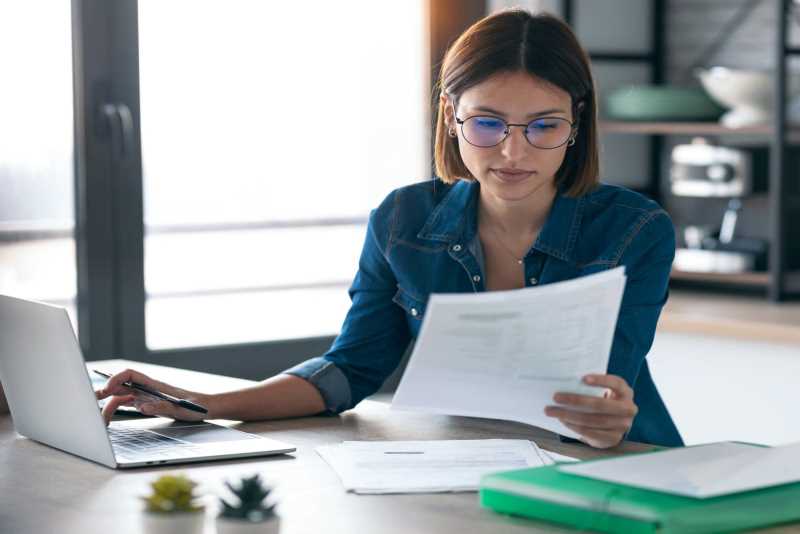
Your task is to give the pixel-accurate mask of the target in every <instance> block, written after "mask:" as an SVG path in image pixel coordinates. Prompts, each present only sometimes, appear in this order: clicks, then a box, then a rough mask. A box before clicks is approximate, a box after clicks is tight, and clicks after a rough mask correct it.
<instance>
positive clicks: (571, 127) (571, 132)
mask: <svg viewBox="0 0 800 534" xmlns="http://www.w3.org/2000/svg"><path fill="white" fill-rule="evenodd" d="M453 116H454V117H455V119H456V124H458V125H459V126H461V135H462V136H463V137H464V141H466V142H467V143H469V144H470V145H472V146H474V147H477V148H492V147H495V146H497V145H500V144H502V143H503V141H505V140H506V139H508V136H509V135H511V127H512V126H519V127H520V128H525V130H527V129H528V126H530V125H531V124H532V123H534V122H536V121H540V120H542V119H551V120H553V119H556V120H560V121H564V122H566V123H567V124H569V135H568V136H567V138H566V139H565V140H564V142H563V143H561V144H560V145H556V146H550V147H544V146H538V145H534V144H533V143H531V140H530V139H528V136H527V135H526V136H525V140H526V141H527V142H528V144H529V145H531V146H532V147H534V148H538V149H540V150H555V149H556V148H560V147H562V146H564V145H566V144H567V143H569V142H570V141H571V140H573V139H574V138H575V131H576V130H577V128H576V127H575V122H573V121H570V120H569V119H565V118H564V117H549V116H548V117H536V118H535V119H533V120H532V121H530V122H529V123H527V124H514V123H510V122H506V121H505V119H501V118H500V117H496V116H494V115H470V116H469V117H467V118H466V119H459V118H458V116H457V115H456V114H455V110H453ZM476 117H487V118H491V119H496V120H499V121H500V122H502V123H503V124H505V125H506V128H505V135H504V136H503V138H502V139H500V140H499V141H498V142H497V143H495V144H493V145H488V146H485V145H476V144H475V143H471V142H470V140H469V139H467V136H466V135H465V134H464V123H465V122H467V121H468V120H470V119H474V118H476Z"/></svg>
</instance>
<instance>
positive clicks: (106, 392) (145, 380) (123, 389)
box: [96, 369, 175, 398]
mask: <svg viewBox="0 0 800 534" xmlns="http://www.w3.org/2000/svg"><path fill="white" fill-rule="evenodd" d="M125 382H136V383H138V384H142V385H145V386H148V387H150V388H152V389H156V390H159V391H164V392H166V393H173V392H174V390H175V388H173V387H172V386H169V385H167V384H164V383H163V382H159V381H158V380H154V379H152V378H150V377H149V376H147V375H145V374H143V373H140V372H139V371H135V370H133V369H125V370H124V371H120V372H119V373H116V374H114V375H113V376H112V377H111V378H109V379H108V382H106V385H105V386H104V387H103V388H102V389H100V390H98V391H97V393H96V395H97V396H98V398H104V397H108V396H110V395H127V394H129V393H131V392H132V390H131V388H129V387H127V386H125V385H123V384H124V383H125ZM173 394H174V393H173Z"/></svg>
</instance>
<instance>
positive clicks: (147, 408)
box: [139, 404, 152, 414]
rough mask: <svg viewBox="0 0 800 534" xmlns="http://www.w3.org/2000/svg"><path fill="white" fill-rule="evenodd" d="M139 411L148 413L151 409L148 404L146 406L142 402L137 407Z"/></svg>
mask: <svg viewBox="0 0 800 534" xmlns="http://www.w3.org/2000/svg"><path fill="white" fill-rule="evenodd" d="M139 411H140V412H142V413H144V414H149V413H150V412H151V411H152V408H150V406H147V405H146V404H143V405H142V406H141V407H140V408H139Z"/></svg>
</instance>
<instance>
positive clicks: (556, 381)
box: [392, 267, 625, 437]
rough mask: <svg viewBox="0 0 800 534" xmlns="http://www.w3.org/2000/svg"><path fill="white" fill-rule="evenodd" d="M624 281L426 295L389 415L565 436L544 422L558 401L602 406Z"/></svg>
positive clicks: (619, 273)
mask: <svg viewBox="0 0 800 534" xmlns="http://www.w3.org/2000/svg"><path fill="white" fill-rule="evenodd" d="M624 289H625V271H624V268H623V267H618V268H616V269H612V270H609V271H605V272H602V273H599V274H593V275H589V276H584V277H581V278H577V279H575V280H569V281H566V282H559V283H555V284H548V285H544V286H541V287H533V288H525V289H516V290H511V291H493V292H486V293H475V294H433V295H431V297H430V299H429V301H428V306H427V310H426V312H425V317H424V319H423V323H422V327H421V328H420V332H419V337H418V339H417V342H416V345H415V346H414V350H413V352H412V354H411V359H410V360H409V363H408V367H407V368H406V371H405V373H404V374H403V378H402V379H401V381H400V385H399V386H398V388H397V393H395V396H394V400H393V402H392V408H393V409H401V410H417V411H425V412H430V413H440V414H446V415H462V416H470V417H486V418H491V419H504V420H509V421H518V422H521V423H527V424H530V425H535V426H538V427H540V428H544V429H547V430H551V431H553V432H557V433H559V434H561V435H563V436H569V437H577V434H576V433H575V432H573V431H572V430H570V429H569V428H567V427H566V426H564V425H563V424H561V422H560V421H559V420H558V419H555V418H552V417H548V416H546V415H545V414H544V408H545V406H548V405H554V404H555V402H554V401H553V395H554V394H555V393H556V392H567V393H578V394H583V395H594V396H601V395H603V394H604V392H605V388H598V387H593V386H588V385H586V384H584V383H583V382H582V381H581V379H582V378H583V376H584V375H586V374H590V373H599V374H603V373H605V372H606V371H607V368H608V357H609V353H610V352H611V343H612V341H613V339H614V330H615V327H616V324H617V316H618V314H619V308H620V303H621V301H622V294H623V291H624Z"/></svg>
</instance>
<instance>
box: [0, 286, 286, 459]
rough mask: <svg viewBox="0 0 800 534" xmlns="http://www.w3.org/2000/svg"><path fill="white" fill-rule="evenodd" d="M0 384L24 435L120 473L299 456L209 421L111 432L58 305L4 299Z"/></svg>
mask: <svg viewBox="0 0 800 534" xmlns="http://www.w3.org/2000/svg"><path fill="white" fill-rule="evenodd" d="M0 382H1V383H2V384H3V389H4V390H5V394H6V398H7V400H8V406H9V408H10V410H11V417H12V419H13V420H14V426H15V428H16V430H17V432H18V433H20V434H21V435H23V436H26V437H28V438H30V439H32V440H35V441H38V442H40V443H44V444H45V445H49V446H51V447H54V448H56V449H60V450H62V451H65V452H68V453H71V454H74V455H76V456H80V457H82V458H86V459H87V460H91V461H93V462H97V463H99V464H102V465H105V466H108V467H111V468H114V469H124V468H129V467H140V466H147V465H160V464H176V463H187V462H201V461H206V460H221V459H230V458H250V457H256V456H268V455H275V454H285V453H290V452H294V451H295V450H296V449H295V447H293V446H291V445H288V444H286V443H282V442H280V441H276V440H273V439H267V438H263V437H261V436H256V435H253V434H247V433H245V432H240V431H238V430H234V429H231V428H226V427H224V426H220V425H215V424H212V423H207V422H199V423H189V422H182V421H172V420H170V419H164V418H156V419H149V420H135V421H114V422H112V423H111V424H110V425H109V426H108V427H106V424H105V422H104V421H103V417H102V415H101V414H100V407H99V406H98V403H97V399H96V398H95V394H94V389H92V385H91V379H90V377H89V374H88V372H87V369H86V366H85V364H84V360H83V355H82V353H81V350H80V346H79V344H78V340H77V339H76V337H75V333H74V331H73V330H72V325H71V323H70V320H69V316H68V315H67V311H66V310H65V309H64V308H62V307H59V306H52V305H49V304H43V303H40V302H33V301H29V300H23V299H19V298H13V297H8V296H4V295H0Z"/></svg>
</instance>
